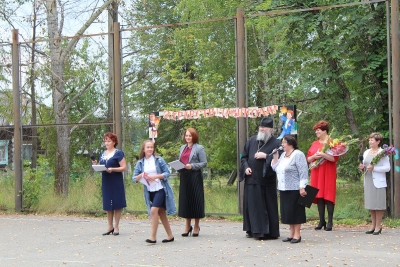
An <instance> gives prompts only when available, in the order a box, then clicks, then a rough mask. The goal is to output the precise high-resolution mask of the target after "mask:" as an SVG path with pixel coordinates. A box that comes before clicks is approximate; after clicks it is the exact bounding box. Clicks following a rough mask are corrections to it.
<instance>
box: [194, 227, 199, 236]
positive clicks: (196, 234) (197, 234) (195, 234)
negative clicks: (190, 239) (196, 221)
mask: <svg viewBox="0 0 400 267" xmlns="http://www.w3.org/2000/svg"><path fill="white" fill-rule="evenodd" d="M199 233H200V226H199V232H198V233H195V232H193V235H192V236H194V237H196V236H199Z"/></svg>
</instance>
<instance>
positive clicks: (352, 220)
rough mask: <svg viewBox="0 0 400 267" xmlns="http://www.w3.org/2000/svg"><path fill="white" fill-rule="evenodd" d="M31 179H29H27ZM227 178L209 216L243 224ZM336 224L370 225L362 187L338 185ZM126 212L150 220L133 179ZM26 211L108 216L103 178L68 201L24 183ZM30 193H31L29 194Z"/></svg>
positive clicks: (82, 181)
mask: <svg viewBox="0 0 400 267" xmlns="http://www.w3.org/2000/svg"><path fill="white" fill-rule="evenodd" d="M26 176H28V175H26ZM226 182H227V180H226V179H224V178H220V179H215V180H205V182H204V194H205V202H206V203H205V205H206V214H208V216H209V217H210V218H212V219H227V220H230V221H242V216H241V215H240V214H238V200H237V188H236V186H227V185H226ZM170 183H171V185H172V188H173V190H174V194H175V201H176V203H178V199H179V179H178V178H176V177H173V178H172V179H170ZM337 184H338V185H337V198H336V206H335V213H334V216H335V221H334V224H342V225H349V226H355V225H365V224H368V223H369V212H368V211H367V210H365V209H364V194H363V186H362V183H361V182H359V183H346V182H345V181H338V183H337ZM125 188H126V199H127V208H126V212H127V213H130V214H133V215H134V216H136V217H137V218H147V214H146V205H145V203H144V199H143V186H142V185H141V184H134V183H133V182H132V181H131V180H130V177H129V178H127V179H126V183H125ZM24 189H25V190H26V192H24V194H25V196H24V207H25V211H27V212H35V213H38V214H85V215H91V216H105V214H104V212H103V210H102V200H101V177H100V175H98V174H97V173H96V174H95V175H89V174H87V175H81V176H80V177H75V178H74V179H71V181H70V186H69V194H68V198H62V197H57V196H55V194H54V193H53V190H52V189H53V180H52V179H51V178H48V177H47V178H46V177H41V178H40V179H37V181H34V182H32V181H28V180H25V179H24ZM28 190H29V192H28ZM14 201H15V200H14V177H13V173H10V172H4V173H0V209H2V210H4V211H5V212H14V204H15V203H14ZM306 212H307V217H308V219H309V221H310V222H311V223H315V224H317V221H318V210H317V206H316V205H312V206H311V208H310V209H307V210H306ZM384 224H385V226H387V227H400V219H392V218H388V217H386V218H385V219H384Z"/></svg>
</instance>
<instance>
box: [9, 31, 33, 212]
mask: <svg viewBox="0 0 400 267" xmlns="http://www.w3.org/2000/svg"><path fill="white" fill-rule="evenodd" d="M19 59H20V55H19V40H18V30H13V31H12V85H13V99H14V102H13V103H14V144H13V145H14V153H13V154H14V174H15V211H17V212H20V211H21V210H22V123H21V101H20V92H19V87H20V81H19ZM32 104H33V103H32Z"/></svg>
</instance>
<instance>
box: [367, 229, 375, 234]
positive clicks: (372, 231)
mask: <svg viewBox="0 0 400 267" xmlns="http://www.w3.org/2000/svg"><path fill="white" fill-rule="evenodd" d="M374 232H375V229H372V230H369V231H366V232H365V233H366V234H367V235H370V234H373V233H374Z"/></svg>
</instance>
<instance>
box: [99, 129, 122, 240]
mask: <svg viewBox="0 0 400 267" xmlns="http://www.w3.org/2000/svg"><path fill="white" fill-rule="evenodd" d="M104 145H105V147H106V150H105V151H104V152H103V153H102V154H101V156H100V161H99V164H101V165H105V167H106V168H107V170H105V171H103V172H102V185H101V191H102V196H103V209H104V210H105V211H106V212H107V221H108V229H107V232H105V233H103V235H109V234H113V235H119V221H120V218H121V214H122V209H123V208H125V207H126V198H125V187H124V180H123V175H122V173H123V172H124V171H125V170H126V160H125V157H124V152H122V151H121V150H118V149H116V146H117V145H118V137H117V135H115V134H114V133H110V132H108V133H106V134H105V135H104ZM92 163H93V164H97V160H94V161H92ZM114 222H115V223H114Z"/></svg>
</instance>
